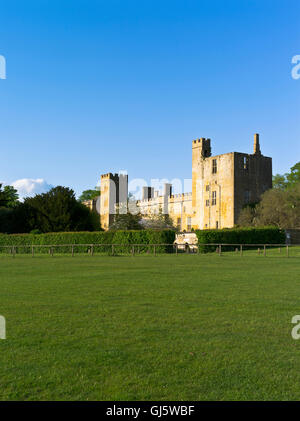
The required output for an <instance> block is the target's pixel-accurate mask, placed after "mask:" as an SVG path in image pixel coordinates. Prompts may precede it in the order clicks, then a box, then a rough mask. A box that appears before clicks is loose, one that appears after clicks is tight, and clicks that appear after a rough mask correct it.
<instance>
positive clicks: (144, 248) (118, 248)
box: [0, 243, 300, 257]
mask: <svg viewBox="0 0 300 421" xmlns="http://www.w3.org/2000/svg"><path fill="white" fill-rule="evenodd" d="M198 246H199V247H198ZM205 247H207V248H209V252H210V254H212V253H217V254H218V255H219V256H222V255H223V254H224V253H226V252H228V251H231V252H235V254H237V255H240V256H243V255H244V252H245V251H249V250H254V249H255V250H256V249H257V250H256V251H257V254H258V255H263V256H265V257H266V256H267V255H268V250H270V249H277V250H278V252H279V254H281V255H285V256H286V257H290V251H291V250H292V249H293V248H299V257H300V245H297V244H293V245H287V244H229V243H228V244H225V243H223V244H218V243H207V244H202V243H201V244H199V245H195V244H188V243H186V244H47V245H45V244H43V245H40V244H35V245H32V244H30V245H29V244H28V245H11V246H0V254H1V253H2V254H9V255H12V257H16V255H17V254H29V255H31V256H32V257H34V256H35V255H36V254H49V255H50V256H52V257H53V256H54V254H55V253H58V254H71V256H72V257H74V256H75V254H89V255H91V256H94V254H96V253H97V252H99V253H102V254H103V253H105V254H107V255H110V256H116V255H118V254H131V255H132V256H135V255H136V254H142V253H143V254H145V253H146V254H153V255H154V256H156V255H157V254H162V253H165V254H176V255H178V254H182V253H186V254H207V253H209V252H208V251H207V250H206V251H204V252H203V251H201V250H200V249H202V250H204V249H205ZM62 248H64V250H62ZM162 249H163V250H162Z"/></svg>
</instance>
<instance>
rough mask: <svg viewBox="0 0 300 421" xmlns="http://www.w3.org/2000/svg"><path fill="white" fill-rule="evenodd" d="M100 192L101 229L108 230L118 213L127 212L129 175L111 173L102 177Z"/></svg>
mask: <svg viewBox="0 0 300 421" xmlns="http://www.w3.org/2000/svg"><path fill="white" fill-rule="evenodd" d="M100 191H101V195H100V218H101V219H100V222H101V228H103V229H104V230H108V229H109V227H110V226H111V224H112V223H113V222H114V215H115V214H116V212H117V211H118V212H120V213H126V212H127V197H128V175H127V174H120V175H118V174H111V173H108V174H103V175H101V186H100ZM117 208H119V209H117Z"/></svg>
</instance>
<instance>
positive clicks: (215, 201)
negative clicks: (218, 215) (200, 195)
mask: <svg viewBox="0 0 300 421" xmlns="http://www.w3.org/2000/svg"><path fill="white" fill-rule="evenodd" d="M216 204H217V192H216V191H213V192H212V201H211V205H212V206H215V205H216Z"/></svg>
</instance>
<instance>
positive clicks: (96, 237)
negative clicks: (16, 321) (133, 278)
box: [0, 230, 175, 253]
mask: <svg viewBox="0 0 300 421" xmlns="http://www.w3.org/2000/svg"><path fill="white" fill-rule="evenodd" d="M174 240H175V231H172V230H161V231H155V230H139V231H97V232H96V231H94V232H55V233H48V234H0V253H5V252H7V249H5V248H3V247H1V246H10V247H13V246H16V247H17V252H18V253H31V248H30V247H22V246H31V245H37V246H38V245H41V246H42V245H54V246H55V245H66V247H57V248H56V249H55V248H54V251H55V253H71V250H72V247H71V246H72V245H73V244H91V245H92V244H93V245H95V247H94V251H95V252H106V253H111V250H112V248H111V246H106V247H105V245H106V244H107V245H111V244H124V247H117V246H116V247H115V252H116V253H117V252H118V251H119V252H130V251H131V247H126V246H125V244H145V247H140V250H139V252H147V251H148V250H149V246H148V247H146V245H150V244H172V243H173V242H174ZM68 244H70V246H67V245H68ZM97 245H98V247H97ZM100 245H101V246H100ZM89 248H90V247H89V246H81V247H80V246H78V247H75V248H74V252H75V253H83V252H88V250H89ZM152 250H153V247H151V248H150V251H152ZM171 250H172V246H171V247H170V246H159V247H156V252H158V253H164V252H170V251H171ZM35 251H36V252H37V253H49V249H48V248H47V247H40V248H39V247H36V248H35Z"/></svg>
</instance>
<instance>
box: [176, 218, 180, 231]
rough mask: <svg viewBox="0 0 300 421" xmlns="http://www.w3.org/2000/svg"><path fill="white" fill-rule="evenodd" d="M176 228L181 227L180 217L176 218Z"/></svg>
mask: <svg viewBox="0 0 300 421" xmlns="http://www.w3.org/2000/svg"><path fill="white" fill-rule="evenodd" d="M177 228H178V229H181V218H177Z"/></svg>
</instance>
